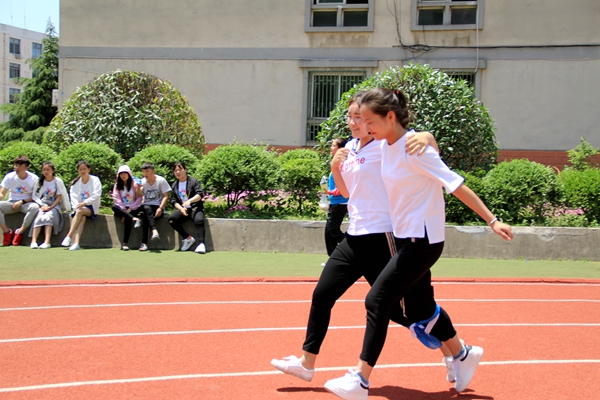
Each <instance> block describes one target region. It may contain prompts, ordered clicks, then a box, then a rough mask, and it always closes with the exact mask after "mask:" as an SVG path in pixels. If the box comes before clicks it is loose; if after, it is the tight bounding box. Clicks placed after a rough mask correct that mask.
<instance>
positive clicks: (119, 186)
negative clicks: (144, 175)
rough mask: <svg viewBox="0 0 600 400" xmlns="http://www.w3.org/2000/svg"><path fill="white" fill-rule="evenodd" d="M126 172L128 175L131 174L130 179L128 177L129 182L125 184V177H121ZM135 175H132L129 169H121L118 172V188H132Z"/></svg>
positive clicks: (128, 189)
mask: <svg viewBox="0 0 600 400" xmlns="http://www.w3.org/2000/svg"><path fill="white" fill-rule="evenodd" d="M123 172H125V173H126V174H127V175H129V179H127V184H125V182H123V179H121V174H122V173H123ZM132 181H133V177H132V176H131V174H130V173H129V172H127V171H121V172H119V173H118V174H117V190H123V189H125V188H126V189H127V191H130V190H131V185H133V182H132Z"/></svg>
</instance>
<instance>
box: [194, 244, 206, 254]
mask: <svg viewBox="0 0 600 400" xmlns="http://www.w3.org/2000/svg"><path fill="white" fill-rule="evenodd" d="M194 251H195V252H196V253H198V254H206V246H205V245H204V243H200V244H199V245H198V247H196V250H194Z"/></svg>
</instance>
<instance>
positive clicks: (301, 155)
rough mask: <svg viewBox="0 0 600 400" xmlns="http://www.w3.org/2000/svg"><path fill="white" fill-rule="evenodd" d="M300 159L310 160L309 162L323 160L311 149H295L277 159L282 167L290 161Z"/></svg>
mask: <svg viewBox="0 0 600 400" xmlns="http://www.w3.org/2000/svg"><path fill="white" fill-rule="evenodd" d="M298 159H309V160H321V156H320V155H319V153H317V152H316V151H314V150H310V149H294V150H288V151H286V152H285V153H283V154H281V155H280V156H278V157H277V160H278V161H279V163H280V164H281V165H283V164H285V163H286V162H288V161H290V160H298Z"/></svg>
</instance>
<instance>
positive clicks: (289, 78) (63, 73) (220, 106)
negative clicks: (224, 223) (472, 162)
mask: <svg viewBox="0 0 600 400" xmlns="http://www.w3.org/2000/svg"><path fill="white" fill-rule="evenodd" d="M393 3H394V2H393V1H390V2H382V1H375V2H374V3H373V4H374V8H373V10H374V23H373V30H372V32H371V31H368V32H306V31H305V22H306V21H305V20H306V7H310V2H309V1H300V0H296V1H278V0H256V1H252V2H215V1H212V0H200V1H198V0H176V1H170V2H164V1H160V0H151V1H147V2H144V4H143V6H142V5H140V2H139V1H138V2H136V1H133V0H108V1H105V2H100V3H99V2H94V1H91V0H62V1H61V22H62V24H61V25H62V26H61V38H60V44H61V49H60V67H59V68H60V82H59V85H60V94H61V96H60V101H61V104H62V102H64V101H65V100H66V99H67V98H68V97H69V96H70V95H71V94H72V93H73V91H74V90H75V89H76V88H77V87H78V86H81V85H83V84H85V83H86V82H87V81H89V80H90V79H93V78H94V77H95V76H97V75H100V74H102V73H105V72H109V71H112V70H115V69H137V70H142V71H146V72H149V73H151V74H154V75H157V76H159V77H160V78H163V79H167V80H169V81H171V82H172V83H173V84H174V85H175V86H177V87H178V88H179V89H180V90H181V91H182V93H183V94H184V95H185V96H186V97H187V98H188V99H189V101H190V104H191V106H192V107H193V108H194V109H195V111H196V113H197V115H198V117H199V119H200V122H201V124H202V127H203V132H204V134H205V137H206V142H207V144H208V145H209V147H210V145H211V144H218V143H225V142H229V141H231V140H233V139H234V138H236V139H238V140H243V141H246V142H251V141H256V142H262V143H267V144H272V145H278V146H301V145H306V144H307V143H306V140H305V138H306V136H305V129H306V108H307V97H306V96H307V84H308V83H307V73H308V72H309V71H315V70H317V71H344V70H360V71H363V72H364V73H365V74H366V75H367V76H369V75H370V74H372V73H375V72H377V71H379V70H383V69H385V68H387V67H389V66H391V65H403V64H406V63H408V62H415V61H416V62H420V63H428V64H430V65H432V66H433V67H435V68H441V69H451V70H460V71H467V72H468V71H477V72H476V88H477V94H478V97H479V98H480V99H481V101H482V102H483V103H484V105H485V106H486V107H488V109H489V110H490V114H491V116H492V118H493V119H494V120H495V122H496V126H497V132H496V136H497V139H498V141H499V143H500V148H501V149H504V150H512V151H519V150H551V151H562V150H568V149H571V148H573V147H575V146H576V145H577V144H579V141H580V138H581V136H585V137H586V139H587V140H588V141H589V142H590V143H592V144H593V145H595V146H600V128H598V127H599V126H600V124H599V122H600V113H597V112H596V111H595V109H596V108H597V107H596V105H597V104H599V103H600V74H599V73H598V71H599V69H598V67H599V63H600V29H598V28H597V27H598V23H599V22H600V2H598V1H597V0H573V1H571V2H564V1H562V0H547V1H541V0H538V1H529V2H526V3H525V2H522V1H521V0H503V1H502V2H499V1H492V0H487V1H483V0H480V4H481V5H482V7H483V10H484V13H483V18H484V19H483V27H482V29H480V30H478V31H477V30H475V29H471V30H464V29H453V30H424V29H411V21H412V18H413V16H412V11H413V7H414V6H415V4H416V2H415V1H413V0H399V1H396V4H398V6H399V8H398V10H399V12H398V13H397V14H396V16H395V15H393V13H392V12H390V8H389V6H390V5H391V4H393ZM392 10H393V9H392ZM398 30H399V32H400V35H401V39H402V43H403V44H404V45H417V44H427V45H428V46H430V47H428V48H423V47H421V48H420V50H419V51H412V50H411V49H409V48H408V47H402V46H400V38H399V37H398V34H397V31H398ZM511 154H512V153H511Z"/></svg>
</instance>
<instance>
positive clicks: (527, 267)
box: [0, 246, 600, 281]
mask: <svg viewBox="0 0 600 400" xmlns="http://www.w3.org/2000/svg"><path fill="white" fill-rule="evenodd" d="M0 254H1V256H0V260H1V261H0V281H31V280H87V279H94V280H96V279H154V278H156V279H161V278H163V279H172V278H205V277H318V276H319V274H320V273H321V270H322V268H321V266H320V265H321V263H322V262H325V260H326V259H327V257H326V256H325V255H324V254H323V255H321V254H285V253H250V252H223V251H221V252H210V253H208V254H205V255H199V254H195V253H193V252H185V253H182V252H179V251H172V250H165V251H150V252H147V253H140V252H139V251H135V250H132V251H129V252H123V251H120V250H117V249H84V250H80V251H75V252H70V251H68V250H67V249H66V248H51V249H48V250H31V249H29V248H28V247H25V246H21V247H5V248H0ZM432 271H433V275H434V277H446V278H460V277H465V278H470V277H473V278H477V277H488V278H506V277H509V278H596V279H600V262H592V261H544V260H536V261H528V260H486V259H462V258H443V259H440V260H439V261H438V262H437V264H436V265H435V266H434V268H433V270H432Z"/></svg>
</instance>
